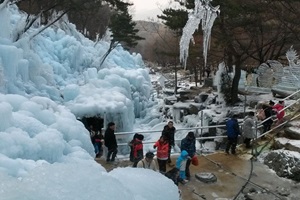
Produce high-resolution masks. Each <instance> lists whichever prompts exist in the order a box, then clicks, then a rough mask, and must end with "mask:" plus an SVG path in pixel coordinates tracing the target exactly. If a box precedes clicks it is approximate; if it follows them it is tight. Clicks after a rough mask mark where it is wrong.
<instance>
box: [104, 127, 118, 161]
mask: <svg viewBox="0 0 300 200" xmlns="http://www.w3.org/2000/svg"><path fill="white" fill-rule="evenodd" d="M115 128H116V125H115V123H114V122H109V123H108V125H107V129H106V130H105V135H104V142H105V146H106V147H107V149H108V152H107V157H106V162H114V161H115V158H116V155H117V153H118V144H117V140H116V135H115Z"/></svg>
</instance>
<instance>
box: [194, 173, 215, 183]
mask: <svg viewBox="0 0 300 200" xmlns="http://www.w3.org/2000/svg"><path fill="white" fill-rule="evenodd" d="M195 177H196V179H198V180H199V181H202V182H204V183H214V182H217V177H216V176H215V175H214V174H213V173H209V172H201V173H197V174H195Z"/></svg>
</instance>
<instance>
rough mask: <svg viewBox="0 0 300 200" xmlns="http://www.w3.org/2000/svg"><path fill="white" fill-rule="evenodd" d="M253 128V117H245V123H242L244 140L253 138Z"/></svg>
mask: <svg viewBox="0 0 300 200" xmlns="http://www.w3.org/2000/svg"><path fill="white" fill-rule="evenodd" d="M254 126H255V121H254V117H250V116H248V117H246V118H245V121H244V123H243V136H244V137H245V138H251V139H252V138H255V129H253V127H254Z"/></svg>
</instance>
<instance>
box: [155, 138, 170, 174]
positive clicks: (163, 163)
mask: <svg viewBox="0 0 300 200" xmlns="http://www.w3.org/2000/svg"><path fill="white" fill-rule="evenodd" d="M156 147H157V152H156V157H157V162H158V168H159V171H160V172H161V173H162V174H165V173H166V170H167V161H168V156H169V154H168V152H169V141H168V140H167V138H166V137H165V136H161V137H160V138H159V140H158V141H157V142H156V143H155V144H154V146H153V148H154V149H155V148H156Z"/></svg>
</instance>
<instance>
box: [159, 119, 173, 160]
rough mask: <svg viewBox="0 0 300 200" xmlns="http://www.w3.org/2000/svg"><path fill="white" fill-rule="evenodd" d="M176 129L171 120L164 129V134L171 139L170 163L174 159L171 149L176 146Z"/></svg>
mask: <svg viewBox="0 0 300 200" xmlns="http://www.w3.org/2000/svg"><path fill="white" fill-rule="evenodd" d="M175 131H176V128H175V127H174V124H173V122H172V121H169V122H168V124H167V125H165V126H164V129H163V131H162V134H161V135H162V136H165V137H166V138H167V140H168V141H169V151H168V161H167V162H168V163H169V164H170V165H172V164H171V163H172V161H171V149H172V147H173V148H174V146H175V138H174V136H175Z"/></svg>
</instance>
